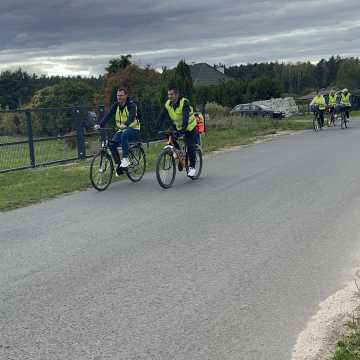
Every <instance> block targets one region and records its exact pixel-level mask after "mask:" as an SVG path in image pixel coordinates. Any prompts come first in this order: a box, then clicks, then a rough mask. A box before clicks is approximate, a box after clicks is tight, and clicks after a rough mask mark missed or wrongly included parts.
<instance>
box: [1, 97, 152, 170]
mask: <svg viewBox="0 0 360 360" xmlns="http://www.w3.org/2000/svg"><path fill="white" fill-rule="evenodd" d="M140 109H141V114H142V120H141V133H142V140H143V141H144V142H149V141H151V140H154V139H156V138H157V135H156V134H157V129H156V120H157V116H158V114H159V105H157V104H144V105H143V106H140ZM103 115H104V107H103V106H99V107H96V108H89V107H59V108H47V109H22V110H2V111H0V173H5V172H9V171H15V170H22V169H27V168H34V167H37V166H41V165H50V164H55V163H62V162H67V161H73V160H77V159H79V160H83V159H86V158H87V157H91V156H92V155H93V154H94V153H95V152H96V150H97V149H98V147H99V134H98V133H96V132H94V131H93V127H94V124H95V123H98V121H99V120H100V119H101V118H102V117H103Z"/></svg>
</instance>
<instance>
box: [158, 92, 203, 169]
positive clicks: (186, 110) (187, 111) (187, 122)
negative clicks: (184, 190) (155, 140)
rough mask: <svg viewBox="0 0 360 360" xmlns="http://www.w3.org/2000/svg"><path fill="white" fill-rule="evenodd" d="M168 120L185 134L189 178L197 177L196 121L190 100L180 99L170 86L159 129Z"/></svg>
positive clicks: (161, 113) (160, 116)
mask: <svg viewBox="0 0 360 360" xmlns="http://www.w3.org/2000/svg"><path fill="white" fill-rule="evenodd" d="M166 118H168V119H169V120H170V121H171V122H172V125H173V128H175V129H176V130H177V131H182V132H184V140H185V143H186V146H187V149H188V154H189V170H188V176H195V174H196V169H195V165H196V152H195V146H196V119H195V116H194V111H193V108H192V106H191V105H190V102H189V100H188V99H186V98H184V97H180V95H179V92H178V90H177V89H176V87H175V86H170V87H169V89H168V100H167V101H166V102H165V105H164V107H163V108H162V110H161V112H160V115H159V119H158V126H159V128H161V127H162V125H163V123H164V121H165V119H166ZM179 170H182V168H179Z"/></svg>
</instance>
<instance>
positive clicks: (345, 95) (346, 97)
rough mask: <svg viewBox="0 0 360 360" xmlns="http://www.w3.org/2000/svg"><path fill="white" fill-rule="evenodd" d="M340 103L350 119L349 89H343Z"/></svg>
mask: <svg viewBox="0 0 360 360" xmlns="http://www.w3.org/2000/svg"><path fill="white" fill-rule="evenodd" d="M340 105H341V108H342V111H345V114H346V117H347V118H348V119H349V117H350V114H349V111H350V109H351V94H350V92H349V90H348V89H346V88H345V89H343V90H342V91H341V100H340Z"/></svg>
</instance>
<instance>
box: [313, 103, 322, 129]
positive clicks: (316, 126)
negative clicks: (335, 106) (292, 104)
mask: <svg viewBox="0 0 360 360" xmlns="http://www.w3.org/2000/svg"><path fill="white" fill-rule="evenodd" d="M313 112H314V117H313V129H314V131H319V130H321V129H322V127H321V119H320V111H319V108H318V107H314V110H313Z"/></svg>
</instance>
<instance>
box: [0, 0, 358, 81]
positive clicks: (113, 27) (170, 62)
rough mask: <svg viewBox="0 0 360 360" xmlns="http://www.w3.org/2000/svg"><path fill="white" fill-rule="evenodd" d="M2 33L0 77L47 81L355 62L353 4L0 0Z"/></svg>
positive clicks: (326, 0)
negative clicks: (146, 70) (17, 74)
mask: <svg viewBox="0 0 360 360" xmlns="http://www.w3.org/2000/svg"><path fill="white" fill-rule="evenodd" d="M0 26H1V31H0V71H3V70H7V69H16V68H19V67H21V68H23V69H25V70H27V71H29V72H36V73H38V74H47V75H54V74H60V75H68V74H70V75H74V74H79V75H83V76H88V75H98V74H101V73H104V71H105V70H104V69H105V67H106V66H107V65H108V62H109V59H111V58H114V57H118V56H120V55H125V54H132V55H133V61H134V62H135V63H137V64H139V65H143V66H145V65H151V66H152V67H154V68H161V67H162V66H163V65H165V66H168V67H173V66H175V65H176V64H177V63H178V61H179V60H180V59H182V58H184V59H185V60H186V62H187V63H189V64H190V63H192V62H207V63H209V64H214V63H219V62H221V63H224V64H226V65H234V64H241V63H248V62H250V63H253V62H262V61H275V60H278V61H292V62H295V61H298V60H300V61H307V60H309V61H313V62H314V61H317V60H320V59H321V58H329V57H330V56H331V55H340V56H343V57H344V56H359V55H360V54H359V52H360V51H359V49H360V0H271V1H264V0H251V1H249V0H225V1H221V0H219V1H214V0H196V1H195V0H175V1H174V0H166V1H165V0H152V1H149V0H117V1H115V0H102V1H100V0H99V1H94V0H31V1H29V0H0Z"/></svg>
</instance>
